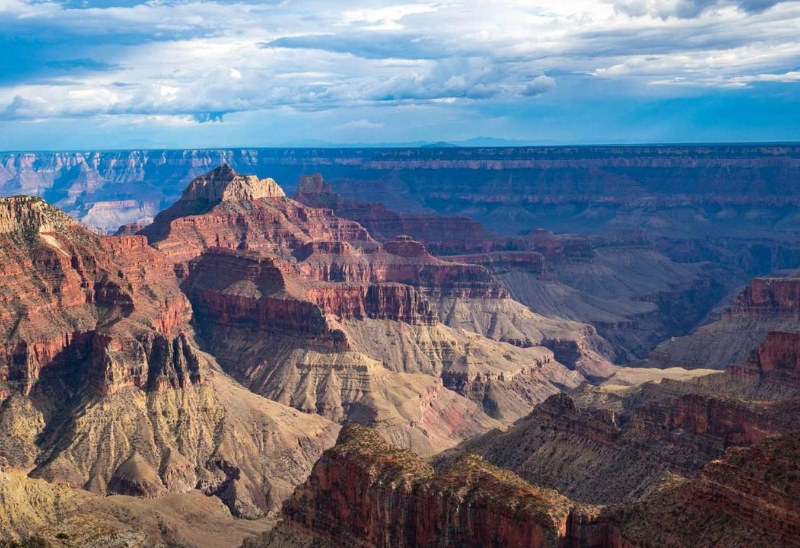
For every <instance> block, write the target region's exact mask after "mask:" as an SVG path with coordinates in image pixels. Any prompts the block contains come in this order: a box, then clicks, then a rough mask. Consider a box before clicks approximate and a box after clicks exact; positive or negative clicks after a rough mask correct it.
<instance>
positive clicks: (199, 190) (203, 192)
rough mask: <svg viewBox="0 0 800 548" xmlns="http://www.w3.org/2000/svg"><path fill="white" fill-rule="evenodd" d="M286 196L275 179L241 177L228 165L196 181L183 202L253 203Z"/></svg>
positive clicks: (184, 196)
mask: <svg viewBox="0 0 800 548" xmlns="http://www.w3.org/2000/svg"><path fill="white" fill-rule="evenodd" d="M284 196H286V194H285V193H284V192H283V189H282V188H281V187H280V186H278V183H276V182H275V180H274V179H259V178H258V177H256V176H255V175H240V174H239V173H237V172H236V171H234V170H233V168H231V166H229V165H228V164H222V165H221V166H220V167H218V168H216V169H214V170H212V171H210V172H208V173H206V174H205V175H201V176H200V177H197V178H196V179H194V180H193V181H192V182H191V183H190V184H189V186H188V188H187V189H186V190H185V191H184V192H183V196H182V198H181V199H182V200H186V201H200V202H223V201H252V200H257V199H259V198H282V197H284Z"/></svg>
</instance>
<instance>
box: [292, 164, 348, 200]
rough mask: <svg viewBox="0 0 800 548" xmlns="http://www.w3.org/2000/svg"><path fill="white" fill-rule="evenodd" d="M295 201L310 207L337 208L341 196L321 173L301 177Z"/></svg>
mask: <svg viewBox="0 0 800 548" xmlns="http://www.w3.org/2000/svg"><path fill="white" fill-rule="evenodd" d="M295 199H296V200H297V201H298V202H300V203H303V204H305V205H307V206H310V207H328V208H335V207H336V205H337V204H338V203H339V196H338V195H337V194H336V193H335V192H334V191H333V189H332V188H331V185H329V184H328V183H327V182H325V179H323V178H322V174H321V173H315V174H313V175H310V176H306V177H300V184H299V186H298V187H297V193H296V194H295Z"/></svg>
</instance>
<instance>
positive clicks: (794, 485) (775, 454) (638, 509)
mask: <svg viewBox="0 0 800 548" xmlns="http://www.w3.org/2000/svg"><path fill="white" fill-rule="evenodd" d="M799 448H800V447H799V446H798V437H797V433H796V432H793V433H791V434H786V435H783V436H779V437H775V438H770V439H768V440H766V441H765V442H763V443H761V444H758V445H754V446H752V447H747V448H741V447H736V448H731V449H729V450H728V451H727V453H726V454H725V455H724V457H723V458H721V459H719V460H714V461H712V462H710V463H709V464H708V465H706V466H705V468H704V469H703V471H702V473H701V474H700V476H699V477H698V478H697V479H696V480H693V481H691V482H687V481H685V480H680V479H677V478H673V479H672V480H671V481H669V482H666V485H664V486H663V487H662V488H661V489H660V490H659V491H657V492H656V493H655V494H654V495H652V496H651V497H649V498H647V499H645V500H644V501H641V502H640V503H637V504H634V505H629V506H625V507H622V508H620V509H617V510H614V511H611V512H610V513H611V514H612V515H613V517H611V518H610V519H609V521H610V522H611V523H612V524H613V527H614V529H615V533H616V535H617V536H618V537H619V538H620V539H621V540H624V544H622V545H624V546H687V547H688V546H698V547H703V548H705V547H709V548H710V547H713V546H721V545H723V546H732V547H750V546H758V547H764V548H767V547H770V546H800V537H798V533H799V532H800V513H798V511H797V500H798V496H800V480H798V474H797V467H798V463H800V452H799V451H798V449H799Z"/></svg>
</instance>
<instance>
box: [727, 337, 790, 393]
mask: <svg viewBox="0 0 800 548" xmlns="http://www.w3.org/2000/svg"><path fill="white" fill-rule="evenodd" d="M728 371H729V372H730V373H731V375H733V376H734V377H736V378H741V379H743V380H744V381H756V382H765V383H771V384H779V385H782V386H790V387H795V388H800V333H785V332H775V331H773V332H770V333H767V336H766V338H765V339H764V341H763V342H762V343H761V344H760V345H759V347H758V348H756V349H755V350H753V352H752V354H751V355H750V358H748V360H747V361H745V362H744V363H743V364H740V365H734V366H729V367H728Z"/></svg>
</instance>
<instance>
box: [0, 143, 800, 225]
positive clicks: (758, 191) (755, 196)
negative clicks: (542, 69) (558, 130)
mask: <svg viewBox="0 0 800 548" xmlns="http://www.w3.org/2000/svg"><path fill="white" fill-rule="evenodd" d="M222 163H228V164H230V165H231V166H233V167H234V169H237V170H240V171H242V172H247V173H253V174H255V175H258V176H259V177H266V176H270V177H273V178H275V179H276V180H277V182H278V183H279V184H281V185H282V186H283V187H284V188H286V189H287V190H288V191H289V192H293V191H294V187H295V185H296V184H297V182H298V180H299V177H300V176H301V175H305V174H310V173H312V172H322V173H323V174H324V175H325V177H326V179H328V180H329V181H331V183H332V185H333V187H334V189H335V190H336V191H337V192H338V193H339V194H341V195H342V196H343V197H345V198H348V199H356V200H359V201H366V202H381V203H384V204H386V205H387V207H389V208H390V209H395V210H422V209H429V210H434V211H437V212H439V213H448V214H458V213H467V214H469V215H470V216H472V217H473V218H476V219H478V220H480V221H481V222H484V223H485V224H486V225H487V226H489V227H490V228H493V229H495V230H503V231H505V232H517V231H519V230H524V229H529V228H532V227H539V226H541V227H545V228H551V229H556V230H563V229H565V228H569V227H571V229H572V231H574V230H575V229H576V228H577V229H580V230H581V231H595V230H599V229H601V228H603V227H605V226H607V225H614V226H619V225H622V226H625V225H637V224H642V220H641V218H639V217H638V215H637V212H638V213H641V212H645V211H647V212H650V213H654V214H652V215H649V216H648V219H647V220H646V223H645V228H649V229H651V230H655V231H658V230H673V229H674V228H675V227H677V228H678V229H681V230H689V229H692V230H693V229H694V227H695V225H697V226H706V225H708V224H709V223H710V224H711V225H714V224H715V223H731V222H736V221H737V220H738V219H744V220H746V221H747V223H746V224H747V225H748V227H752V226H754V224H755V226H759V227H760V226H762V225H764V226H773V225H774V224H775V223H777V222H779V220H780V219H781V218H784V217H791V216H792V215H794V214H796V213H797V204H798V203H800V189H798V187H797V186H796V184H795V183H796V181H797V180H798V176H800V147H799V146H719V147H709V146H692V147H678V146H664V147H542V148H487V149H478V148H446V149H430V148H419V149H213V150H166V151H156V150H153V151H107V152H37V153H24V152H23V153H19V152H14V153H12V152H7V153H0V193H1V194H3V195H13V194H37V195H41V196H43V197H44V198H46V199H47V200H48V201H49V202H51V203H54V204H56V205H58V206H60V207H62V208H64V209H65V210H67V211H68V212H69V213H71V214H72V215H74V216H76V217H78V218H79V219H81V220H82V221H84V222H85V223H87V224H89V225H93V226H96V227H98V228H101V229H103V230H112V229H114V228H116V227H117V226H119V225H120V224H123V223H126V222H132V221H137V220H139V219H141V218H148V217H152V216H153V215H154V214H155V213H156V212H158V211H159V210H161V209H164V208H165V207H166V206H168V205H169V204H171V203H172V202H174V201H175V200H177V199H178V197H179V196H180V192H181V191H182V189H183V188H184V187H185V186H186V184H187V183H188V182H189V181H190V180H192V179H193V178H194V177H196V176H198V175H200V174H202V173H205V172H206V171H208V170H209V169H211V168H213V167H216V166H218V165H220V164H222ZM776 205H779V206H782V207H781V208H777V209H776V208H775V207H774V206H776ZM767 207H769V208H772V211H764V210H762V208H767ZM776 216H778V217H780V218H776ZM687 220H688V221H687ZM741 228H745V227H744V226H742V227H741Z"/></svg>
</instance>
